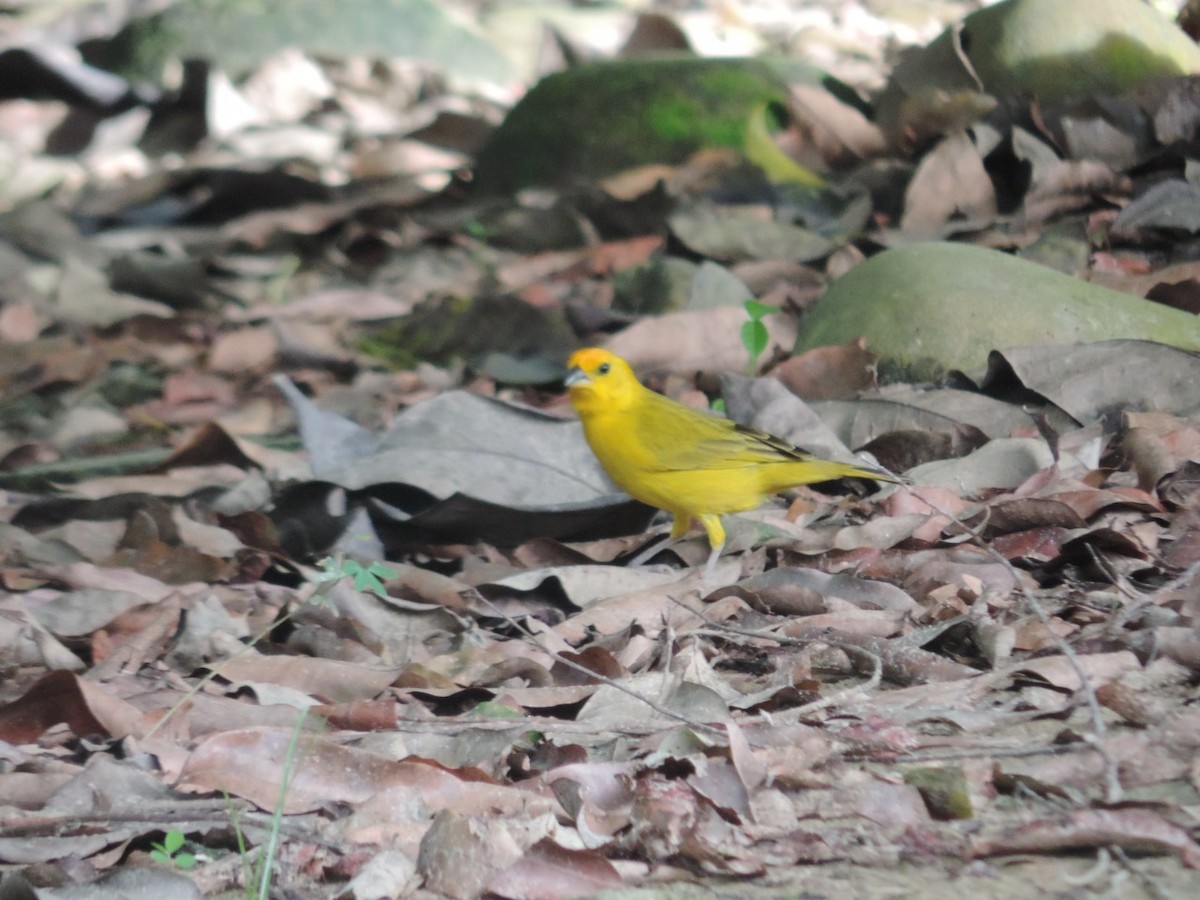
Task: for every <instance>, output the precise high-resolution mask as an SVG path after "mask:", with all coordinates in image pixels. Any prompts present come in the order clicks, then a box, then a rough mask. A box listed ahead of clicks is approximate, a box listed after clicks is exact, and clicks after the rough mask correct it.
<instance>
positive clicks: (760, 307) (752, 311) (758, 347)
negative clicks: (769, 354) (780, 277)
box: [742, 300, 779, 375]
mask: <svg viewBox="0 0 1200 900" xmlns="http://www.w3.org/2000/svg"><path fill="white" fill-rule="evenodd" d="M773 312H779V310H777V309H776V308H775V307H773V306H767V304H765V303H759V302H758V301H757V300H747V301H746V315H748V316H749V317H750V321H749V322H743V323H742V346H743V347H745V348H746V353H748V354H749V355H750V375H754V373H755V372H757V371H758V358H759V357H760V356H762V355H763V351H764V350H766V349H767V343H768V342H769V341H770V339H771V336H770V335H769V334H768V333H767V326H766V325H764V324H763V321H762V318H763V316H765V315H767V314H768V313H773Z"/></svg>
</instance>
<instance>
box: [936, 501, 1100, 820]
mask: <svg viewBox="0 0 1200 900" xmlns="http://www.w3.org/2000/svg"><path fill="white" fill-rule="evenodd" d="M922 502H923V503H924V504H925V505H926V506H928V507H929V508H930V509H932V510H933V511H934V512H937V513H940V514H941V515H943V516H946V517H947V518H949V519H950V521H952V522H954V523H955V524H957V525H958V526H959V527H960V528H963V529H966V531H967V532H968V533H969V534H970V535H971V537H973V538H974V539H975V541H976V542H977V543H978V545H979V546H980V547H981V548H982V549H983V550H984V551H985V552H986V553H987V554H988V555H989V556H990V557H992V558H993V559H994V560H996V562H998V563H999V564H1000V565H1001V566H1003V567H1004V569H1005V570H1006V571H1007V572H1008V574H1009V575H1010V576H1011V577H1012V580H1013V584H1015V585H1016V587H1017V590H1018V591H1020V592H1021V596H1022V597H1023V598H1024V599H1025V602H1026V604H1027V605H1028V606H1029V608H1030V609H1031V610H1033V614H1034V615H1035V616H1036V617H1037V620H1038V622H1040V623H1041V625H1042V628H1044V629H1045V631H1046V634H1047V635H1049V636H1050V640H1051V641H1052V642H1053V643H1054V645H1055V646H1056V647H1057V648H1058V650H1059V652H1060V653H1062V655H1063V656H1064V657H1065V658H1066V660H1067V664H1068V665H1070V667H1071V670H1072V671H1073V672H1074V673H1075V677H1076V678H1078V679H1079V689H1080V691H1082V692H1083V696H1084V699H1085V700H1086V701H1087V707H1088V714H1089V717H1090V718H1091V724H1092V734H1090V735H1083V738H1084V740H1085V741H1086V742H1087V743H1088V745H1089V746H1091V748H1092V749H1093V750H1095V751H1096V752H1097V753H1098V754H1099V755H1100V758H1101V759H1102V760H1103V761H1104V782H1105V784H1104V799H1105V801H1106V802H1108V803H1119V802H1120V801H1121V798H1122V796H1124V789H1123V788H1122V787H1121V776H1120V767H1119V763H1118V762H1117V760H1116V758H1115V757H1114V756H1113V755H1112V754H1111V753H1109V752H1108V748H1107V747H1106V746H1105V745H1104V741H1105V738H1106V736H1107V733H1108V729H1107V728H1106V727H1105V725H1104V714H1103V712H1102V711H1101V707H1100V701H1099V700H1098V699H1097V698H1096V689H1095V687H1094V686H1093V684H1092V680H1091V678H1089V677H1088V674H1087V672H1085V671H1084V668H1083V664H1082V663H1081V662H1080V661H1079V657H1078V656H1077V655H1076V653H1075V649H1074V648H1073V647H1072V646H1071V645H1070V644H1069V643H1068V642H1067V640H1066V639H1065V638H1064V637H1063V636H1062V635H1060V634H1059V633H1058V632H1057V631H1055V630H1054V629H1053V628H1052V627H1051V622H1050V616H1049V615H1048V614H1047V613H1046V609H1045V607H1044V606H1042V603H1041V601H1040V600H1038V599H1037V597H1035V596H1034V594H1033V591H1031V590H1030V589H1029V588H1028V587H1026V586H1025V583H1024V580H1023V579H1022V578H1021V573H1020V572H1018V571H1017V567H1016V566H1014V565H1013V564H1012V563H1011V562H1009V560H1008V559H1007V558H1006V557H1005V556H1004V554H1002V553H1000V552H999V551H998V550H996V548H995V547H993V546H992V545H991V544H990V543H988V542H987V541H986V540H984V538H983V535H982V534H980V533H979V532H978V531H976V530H975V529H974V528H972V527H971V526H969V525H967V524H966V523H965V522H963V521H961V520H960V519H959V518H958V517H957V516H956V515H954V513H950V512H947V511H946V510H944V509H942V508H940V507H939V506H938V505H937V504H935V503H932V502H931V501H929V500H928V499H925V498H922Z"/></svg>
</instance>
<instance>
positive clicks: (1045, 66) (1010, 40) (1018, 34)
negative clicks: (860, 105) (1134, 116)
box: [878, 0, 1200, 134]
mask: <svg viewBox="0 0 1200 900" xmlns="http://www.w3.org/2000/svg"><path fill="white" fill-rule="evenodd" d="M960 48H961V55H960ZM964 56H965V57H966V59H967V60H968V61H969V62H970V69H968V68H967V66H965V65H964V64H963V59H962V57H964ZM1198 71H1200V48H1198V47H1197V46H1196V44H1195V42H1194V41H1192V39H1191V38H1189V37H1188V36H1187V35H1186V34H1185V33H1184V32H1183V31H1182V30H1181V29H1180V28H1179V27H1178V26H1176V25H1175V24H1174V23H1173V22H1171V21H1170V20H1168V19H1166V18H1164V17H1163V16H1162V15H1161V14H1159V12H1158V11H1157V10H1155V9H1154V8H1153V7H1152V6H1151V5H1150V4H1148V3H1145V2H1143V0H1090V2H1081V0H1003V2H1001V3H996V4H995V5H993V6H989V7H985V8H984V9H981V10H978V11H976V12H973V13H971V14H970V15H969V16H967V17H966V18H965V19H963V21H962V22H961V23H959V24H958V25H954V26H952V27H950V28H947V29H946V30H945V31H944V32H942V34H941V35H939V36H938V37H937V38H935V39H934V40H933V41H932V42H931V43H930V44H928V45H927V46H926V47H925V48H924V49H922V50H920V51H919V52H917V53H915V54H913V55H912V56H910V57H908V58H906V59H905V60H903V61H902V62H901V63H900V64H899V65H898V66H896V69H895V71H894V73H893V75H892V78H891V81H890V82H889V85H888V88H887V90H886V91H885V92H884V94H883V96H882V97H881V98H880V100H879V103H878V113H879V114H878V119H879V121H880V123H881V124H882V125H883V127H884V128H885V130H886V131H888V132H889V133H893V134H894V133H897V131H898V130H899V128H900V126H901V125H902V123H903V120H904V119H905V117H906V115H908V114H909V113H907V112H906V106H908V105H909V103H910V101H909V99H908V98H919V97H921V96H923V95H932V94H934V93H941V94H942V95H955V94H967V93H971V92H976V91H979V90H982V91H984V92H986V93H987V94H990V95H992V96H994V97H998V98H1000V99H1005V98H1010V97H1023V98H1030V97H1035V98H1037V99H1038V101H1040V102H1041V103H1043V104H1051V105H1053V104H1057V103H1060V102H1064V101H1068V100H1071V99H1077V98H1084V97H1089V96H1093V95H1097V94H1115V93H1120V92H1121V91H1124V90H1128V89H1129V88H1132V87H1135V86H1136V85H1139V84H1141V83H1142V82H1145V81H1147V80H1150V79H1155V78H1163V77H1169V76H1175V75H1183V74H1188V73H1191V72H1198ZM918 105H919V104H918Z"/></svg>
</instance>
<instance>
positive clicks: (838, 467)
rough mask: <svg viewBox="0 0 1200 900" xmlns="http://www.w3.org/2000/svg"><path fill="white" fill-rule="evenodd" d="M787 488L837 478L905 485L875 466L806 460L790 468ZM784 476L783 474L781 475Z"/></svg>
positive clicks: (894, 476) (784, 486) (897, 478)
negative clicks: (866, 479)
mask: <svg viewBox="0 0 1200 900" xmlns="http://www.w3.org/2000/svg"><path fill="white" fill-rule="evenodd" d="M787 468H788V473H787V475H788V477H787V484H784V485H781V486H780V487H779V488H778V490H783V489H784V488H786V487H795V486H796V485H800V484H814V483H815V482H818V481H833V480H834V479H835V478H869V479H871V480H872V481H889V482H892V483H893V484H903V483H904V479H903V478H901V477H900V476H898V475H893V474H892V473H891V472H888V471H885V470H884V469H877V468H875V467H874V466H866V465H855V464H854V463H844V462H836V461H834V460H832V459H806V460H804V461H803V462H795V463H793V464H791V465H789V466H788V467H787ZM781 474H782V473H781Z"/></svg>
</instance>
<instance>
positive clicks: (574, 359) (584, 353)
mask: <svg viewBox="0 0 1200 900" xmlns="http://www.w3.org/2000/svg"><path fill="white" fill-rule="evenodd" d="M612 358H613V355H612V354H611V353H609V352H608V351H607V350H601V349H600V348H599V347H584V348H583V349H582V350H576V351H575V352H574V353H572V354H571V358H570V359H568V360H567V367H568V368H576V367H578V368H580V369H583V371H585V372H591V371H593V370H594V369H595V368H596V367H597V366H599V365H600V364H601V363H604V362H608V361H610V360H611V359H612Z"/></svg>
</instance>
